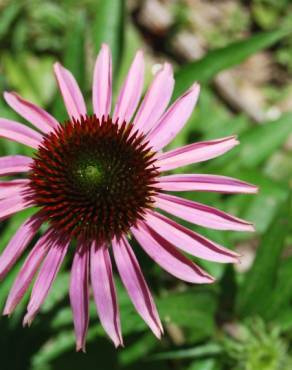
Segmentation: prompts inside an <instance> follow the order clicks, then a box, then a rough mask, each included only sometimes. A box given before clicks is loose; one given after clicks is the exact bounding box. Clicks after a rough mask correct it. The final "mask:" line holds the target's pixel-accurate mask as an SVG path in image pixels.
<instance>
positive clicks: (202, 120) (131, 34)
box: [0, 0, 292, 370]
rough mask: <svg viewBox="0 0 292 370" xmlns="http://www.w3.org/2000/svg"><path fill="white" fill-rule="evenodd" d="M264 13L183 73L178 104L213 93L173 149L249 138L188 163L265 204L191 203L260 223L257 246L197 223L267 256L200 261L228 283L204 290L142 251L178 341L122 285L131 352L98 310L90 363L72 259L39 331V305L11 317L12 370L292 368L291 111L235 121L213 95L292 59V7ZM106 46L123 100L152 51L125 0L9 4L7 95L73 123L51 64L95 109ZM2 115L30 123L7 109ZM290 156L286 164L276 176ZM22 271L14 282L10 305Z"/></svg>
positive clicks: (255, 7) (258, 8)
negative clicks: (270, 53)
mask: <svg viewBox="0 0 292 370" xmlns="http://www.w3.org/2000/svg"><path fill="white" fill-rule="evenodd" d="M251 3H252V14H253V17H254V18H255V20H256V22H257V24H258V25H259V27H260V28H261V29H263V30H264V31H262V32H258V33H256V34H255V35H253V36H251V37H249V38H246V39H244V40H242V41H237V42H234V43H229V44H228V45H227V46H224V47H221V48H220V49H216V50H212V51H210V52H209V53H208V54H207V55H206V56H205V57H203V58H202V59H201V60H199V61H196V62H192V63H190V64H187V65H183V66H181V67H178V68H177V70H176V80H177V84H176V90H175V96H178V95H179V94H180V93H182V92H183V91H184V90H185V89H186V88H187V87H188V86H189V85H190V84H191V83H192V82H193V81H194V80H195V79H197V80H199V81H200V82H201V83H202V94H201V97H200V101H199V104H198V107H197V109H196V110H195V112H194V113H193V115H192V117H191V119H190V121H189V123H188V125H186V127H185V129H184V130H183V131H182V132H181V133H180V134H179V136H178V137H177V138H176V139H175V140H174V141H173V142H172V143H171V145H170V147H171V148H172V147H175V146H178V145H184V144H186V143H189V142H194V141H197V140H206V139H213V138H218V137H222V136H226V135H231V134H239V136H240V141H241V145H240V146H238V147H237V148H236V149H234V150H233V151H232V152H230V153H228V154H226V155H224V156H223V157H222V158H218V159H216V160H213V161H210V162H206V163H203V164H200V165H192V166H188V167H187V168H185V169H184V171H185V172H186V173H187V172H202V173H215V174H223V175H228V176H234V177H237V178H240V179H242V180H246V181H249V182H252V183H255V184H257V185H258V186H259V187H260V193H259V194H258V195H257V196H249V195H248V196H246V195H240V196H222V195H220V194H194V193H187V194H184V196H186V197H188V198H189V199H193V200H196V201H202V202H206V203H207V204H210V205H212V206H216V207H218V208H220V209H223V210H225V211H228V212H231V213H233V214H236V215H238V216H240V217H243V218H247V219H248V220H250V221H252V222H254V223H255V225H256V228H257V232H256V235H249V234H239V233H231V232H218V231H214V230H203V229H201V228H199V227H195V226H193V225H190V224H188V225H187V226H188V227H190V228H193V229H196V230H199V231H200V232H201V233H202V234H204V235H206V236H208V237H210V238H212V239H214V240H216V241H218V242H220V243H222V244H225V245H226V246H228V247H232V246H234V245H235V244H248V245H250V246H253V245H255V243H256V244H257V245H259V248H258V252H257V254H256V257H255V259H254V261H253V264H252V266H251V268H250V269H249V270H248V271H247V272H245V273H241V272H239V271H238V270H236V269H234V267H232V266H225V265H218V264H214V263H210V262H206V261H200V262H199V263H201V264H202V266H203V267H205V268H206V269H208V271H210V272H211V273H212V274H214V275H215V276H216V278H217V282H216V284H214V285H213V286H191V285H188V284H184V283H182V282H179V281H177V280H176V279H174V278H171V277H170V276H168V275H167V274H166V273H164V272H163V271H161V270H160V269H159V268H158V267H157V266H156V265H155V264H154V263H153V262H152V261H151V260H150V259H149V258H148V257H146V256H145V255H144V254H143V253H142V252H141V251H140V250H139V248H138V247H137V248H136V250H137V255H138V258H139V261H140V263H141V265H142V268H143V270H144V272H145V275H146V278H147V280H148V281H149V284H150V286H151V287H152V290H153V292H154V295H155V298H156V302H157V305H158V309H159V312H160V315H161V318H162V320H163V323H164V326H165V328H166V334H165V336H164V338H163V339H162V341H161V342H159V341H157V340H156V339H155V338H154V337H153V336H152V334H151V333H150V332H149V330H148V329H147V328H146V326H145V324H144V323H143V322H142V320H141V319H140V318H139V317H138V315H137V314H136V313H135V310H134V308H133V306H132V304H131V303H130V301H129V298H128V297H127V295H126V293H125V291H124V289H123V288H122V286H121V284H120V283H119V281H118V279H117V286H118V295H119V303H120V307H121V318H122V327H123V333H124V335H125V342H126V347H125V348H123V349H120V350H115V349H114V347H113V345H112V344H111V343H110V342H109V341H108V339H107V338H106V337H105V334H104V332H103V330H102V328H101V326H100V324H99V322H98V318H97V315H96V312H95V307H94V305H93V303H92V304H91V306H90V313H91V324H90V329H89V333H88V346H87V354H86V355H83V354H79V353H75V348H74V347H75V338H74V333H73V324H72V314H71V310H70V308H69V301H68V281H69V272H68V270H69V266H70V261H68V262H67V264H66V265H65V266H64V268H63V271H62V272H61V273H60V275H59V276H58V279H57V281H56V284H55V286H54V287H53V289H52V291H51V293H50V295H49V297H48V299H47V301H46V303H45V304H44V306H43V308H42V311H41V313H40V314H39V316H38V317H37V318H36V319H35V321H34V323H33V325H32V327H31V328H29V329H28V328H25V329H23V328H22V327H21V319H22V315H23V311H24V309H25V303H26V301H27V296H26V299H25V300H24V302H23V303H22V304H21V306H20V307H19V308H18V309H17V311H16V313H15V314H14V315H13V316H12V318H9V319H8V318H6V317H5V318H2V319H1V320H0V355H1V370H6V369H9V370H10V369H13V370H57V369H61V368H62V369H63V370H66V369H68V370H75V369H76V370H77V369H78V370H80V368H81V367H83V368H85V369H94V368H98V369H101V370H106V369H125V370H131V369H137V368H139V369H141V370H147V369H151V370H155V369H159V370H164V369H173V368H175V369H187V370H228V369H236V370H237V369H238V370H239V369H242V370H288V369H291V368H292V365H291V337H292V283H291V282H292V259H291V247H290V248H289V244H290V245H291V240H292V232H291V231H292V230H291V227H290V225H291V216H292V215H291V199H290V197H289V193H290V188H291V159H292V158H291V153H289V152H288V151H287V152H286V151H284V150H283V149H282V148H283V145H284V143H285V141H286V139H287V137H288V135H289V134H291V132H292V113H286V114H283V115H282V116H281V117H280V118H279V119H277V120H274V121H269V122H267V123H263V124H262V125H258V126H256V125H255V124H254V123H253V122H251V121H250V120H249V118H248V117H247V116H245V115H244V114H241V115H235V114H234V113H233V112H231V111H230V109H229V108H228V107H226V105H225V104H223V103H222V101H221V100H220V99H218V97H217V95H216V92H215V91H214V89H213V88H212V80H213V78H214V77H215V76H216V75H217V74H218V73H219V72H220V71H222V70H225V69H227V68H230V67H233V66H236V65H238V64H239V63H241V62H243V61H244V60H245V59H246V58H248V57H249V56H251V55H253V54H255V53H257V52H259V51H261V50H264V49H266V48H270V47H273V46H275V45H280V46H281V45H288V46H287V47H286V48H282V49H281V48H280V49H279V50H282V51H283V50H285V53H288V54H289V53H290V52H291V50H292V43H291V33H290V30H289V28H290V24H289V21H288V20H289V19H290V18H291V12H289V11H287V9H291V6H292V5H291V2H290V1H289V0H281V1H277V2H275V1H273V0H269V1H268V0H266V1H264V0H254V1H252V2H251ZM282 19H284V20H285V22H282ZM282 23H283V24H282ZM285 23H286V25H285ZM280 24H281V28H279V25H280ZM102 42H108V43H109V44H110V46H111V48H112V50H113V56H114V71H115V77H116V85H115V86H116V88H115V92H114V93H115V94H116V93H117V91H118V86H120V85H121V81H122V80H123V78H124V77H125V74H126V71H127V68H128V66H129V64H130V60H131V58H132V56H133V55H134V53H135V51H136V49H137V48H138V47H141V46H143V41H142V38H141V35H140V33H139V32H138V30H137V28H135V27H134V26H133V23H132V21H131V17H130V14H128V13H127V12H126V10H125V4H124V2H123V1H122V0H107V1H105V0H99V1H95V0H83V1H80V2H75V1H72V0H63V1H61V2H60V1H42V0H26V1H3V2H1V3H0V45H1V49H0V58H1V61H0V88H1V91H3V90H6V89H9V90H10V89H13V90H16V91H17V92H19V93H20V94H21V95H23V96H25V97H26V98H27V99H30V100H32V101H34V102H35V103H37V104H39V105H41V106H43V107H45V108H46V109H48V110H49V111H50V112H52V113H53V114H55V116H56V117H57V118H58V120H60V121H63V120H64V119H66V112H65V110H64V107H63V104H62V101H61V99H60V96H59V93H58V92H57V90H56V84H55V82H54V79H53V76H52V64H53V62H54V61H55V60H60V61H61V62H62V63H64V64H65V66H66V67H67V68H69V69H70V70H71V71H72V72H73V74H74V75H75V76H76V78H77V80H78V82H79V84H80V86H81V87H82V90H83V91H84V94H85V97H86V99H87V101H88V103H89V102H90V89H91V86H90V85H91V76H92V66H93V61H94V57H95V55H96V53H97V51H98V49H99V47H100V45H101V43H102ZM290 44H291V46H290ZM281 47H282V46H281ZM281 53H282V54H281ZM283 53H284V52H280V51H279V54H277V55H278V58H279V61H280V62H283V63H284V64H285V63H286V64H287V65H288V66H289V65H290V63H291V60H292V58H290V59H289V58H288V57H287V56H285V55H284V54H285V53H284V54H283ZM281 55H282V56H281ZM283 55H284V56H283ZM289 55H291V54H289ZM289 68H290V67H289ZM89 107H90V104H89ZM89 109H91V108H89ZM0 116H3V117H9V118H13V119H17V120H20V118H19V117H17V115H16V114H14V113H13V112H12V111H11V110H9V109H8V108H7V106H6V105H5V104H4V102H3V100H1V101H0ZM0 152H1V155H6V154H15V153H23V154H29V149H27V148H24V147H23V146H20V145H18V144H16V143H9V142H7V141H4V140H2V139H1V141H0ZM279 155H280V156H281V161H280V163H279V164H278V165H277V166H273V163H274V160H275V157H276V156H279ZM277 158H278V157H277ZM279 174H280V175H279ZM29 212H31V211H29ZM27 215H28V212H27V211H25V212H22V213H20V214H18V215H16V216H15V217H13V218H12V219H11V220H9V221H5V222H2V223H1V225H0V232H1V239H0V250H3V248H4V247H5V245H6V244H7V242H8V240H9V239H10V238H11V236H12V235H13V233H14V232H15V230H17V227H18V226H19V225H20V224H21V222H23V220H24V219H25V218H26V217H27ZM21 262H22V261H20V262H19V263H18V264H17V266H15V268H14V269H13V271H12V272H11V273H10V274H9V276H8V278H6V279H5V280H4V281H3V282H1V285H0V306H1V308H2V307H3V305H4V302H5V298H6V296H7V293H8V291H9V288H10V286H11V284H12V282H13V279H14V277H15V275H16V273H17V271H18V269H19V265H21Z"/></svg>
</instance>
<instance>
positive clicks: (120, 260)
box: [112, 238, 163, 338]
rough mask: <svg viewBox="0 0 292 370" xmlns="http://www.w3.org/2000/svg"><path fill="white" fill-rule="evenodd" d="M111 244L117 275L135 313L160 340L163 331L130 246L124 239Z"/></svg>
mask: <svg viewBox="0 0 292 370" xmlns="http://www.w3.org/2000/svg"><path fill="white" fill-rule="evenodd" d="M112 244H113V252H114V257H115V261H116V265H117V268H118V271H119V274H120V276H121V279H122V281H123V284H124V286H125V288H126V289H127V292H128V294H129V296H130V298H131V300H132V302H133V304H134V306H135V308H136V310H137V312H138V313H139V315H140V316H141V317H142V319H143V320H144V321H145V322H146V324H148V325H149V327H150V329H151V330H152V331H153V333H154V334H155V335H156V336H157V337H158V338H160V336H161V333H162V332H163V329H162V325H161V322H160V319H159V315H158V312H157V309H156V306H155V303H154V301H153V298H152V295H151V293H150V290H149V288H148V286H147V283H146V281H145V279H144V277H143V274H142V271H141V269H140V266H139V263H138V261H137V259H136V257H135V255H134V253H133V251H132V248H131V246H130V244H129V243H128V241H127V240H126V239H125V238H121V240H120V241H113V243H112Z"/></svg>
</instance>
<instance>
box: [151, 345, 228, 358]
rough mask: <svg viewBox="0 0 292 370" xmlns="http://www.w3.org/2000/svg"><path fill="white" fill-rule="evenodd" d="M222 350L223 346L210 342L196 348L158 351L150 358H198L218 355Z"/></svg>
mask: <svg viewBox="0 0 292 370" xmlns="http://www.w3.org/2000/svg"><path fill="white" fill-rule="evenodd" d="M221 352H222V348H221V346H220V345H219V344H217V343H212V342H209V343H207V344H204V345H202V346H196V347H194V348H188V349H180V350H177V351H170V352H163V353H156V354H155V355H152V356H151V357H149V360H176V359H182V358H183V359H185V358H197V357H205V356H211V355H217V354H219V353H221Z"/></svg>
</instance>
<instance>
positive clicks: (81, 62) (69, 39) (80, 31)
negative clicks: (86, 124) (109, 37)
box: [64, 11, 86, 90]
mask: <svg viewBox="0 0 292 370" xmlns="http://www.w3.org/2000/svg"><path fill="white" fill-rule="evenodd" d="M85 34H86V17H85V13H84V12H82V11H80V12H78V13H75V14H74V19H72V22H71V24H69V25H68V29H67V35H66V40H65V50H64V65H65V66H66V68H68V69H69V70H70V71H71V72H72V73H73V75H74V77H75V78H76V80H77V81H78V84H79V86H80V88H81V90H83V89H84V87H85Z"/></svg>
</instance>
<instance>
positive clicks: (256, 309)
mask: <svg viewBox="0 0 292 370" xmlns="http://www.w3.org/2000/svg"><path fill="white" fill-rule="evenodd" d="M290 220H291V203H290V201H289V202H285V204H284V205H283V206H282V207H280V210H279V213H278V214H277V215H276V217H275V219H274V222H273V224H272V226H271V228H270V229H269V230H268V231H267V233H266V234H265V235H264V237H263V239H262V242H261V244H260V246H259V248H258V250H257V255H256V258H255V261H254V264H253V266H252V267H251V269H250V270H249V272H248V273H247V275H246V278H245V281H244V283H243V285H242V286H241V287H240V289H239V294H238V302H237V311H238V312H239V314H241V315H242V316H247V315H250V314H260V315H265V314H266V310H267V307H269V305H270V304H271V297H272V294H271V293H272V291H273V290H274V289H275V287H276V281H277V273H278V266H279V260H280V257H281V253H282V250H283V245H284V239H285V237H286V235H287V233H288V231H289V228H288V225H289V222H290Z"/></svg>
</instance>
